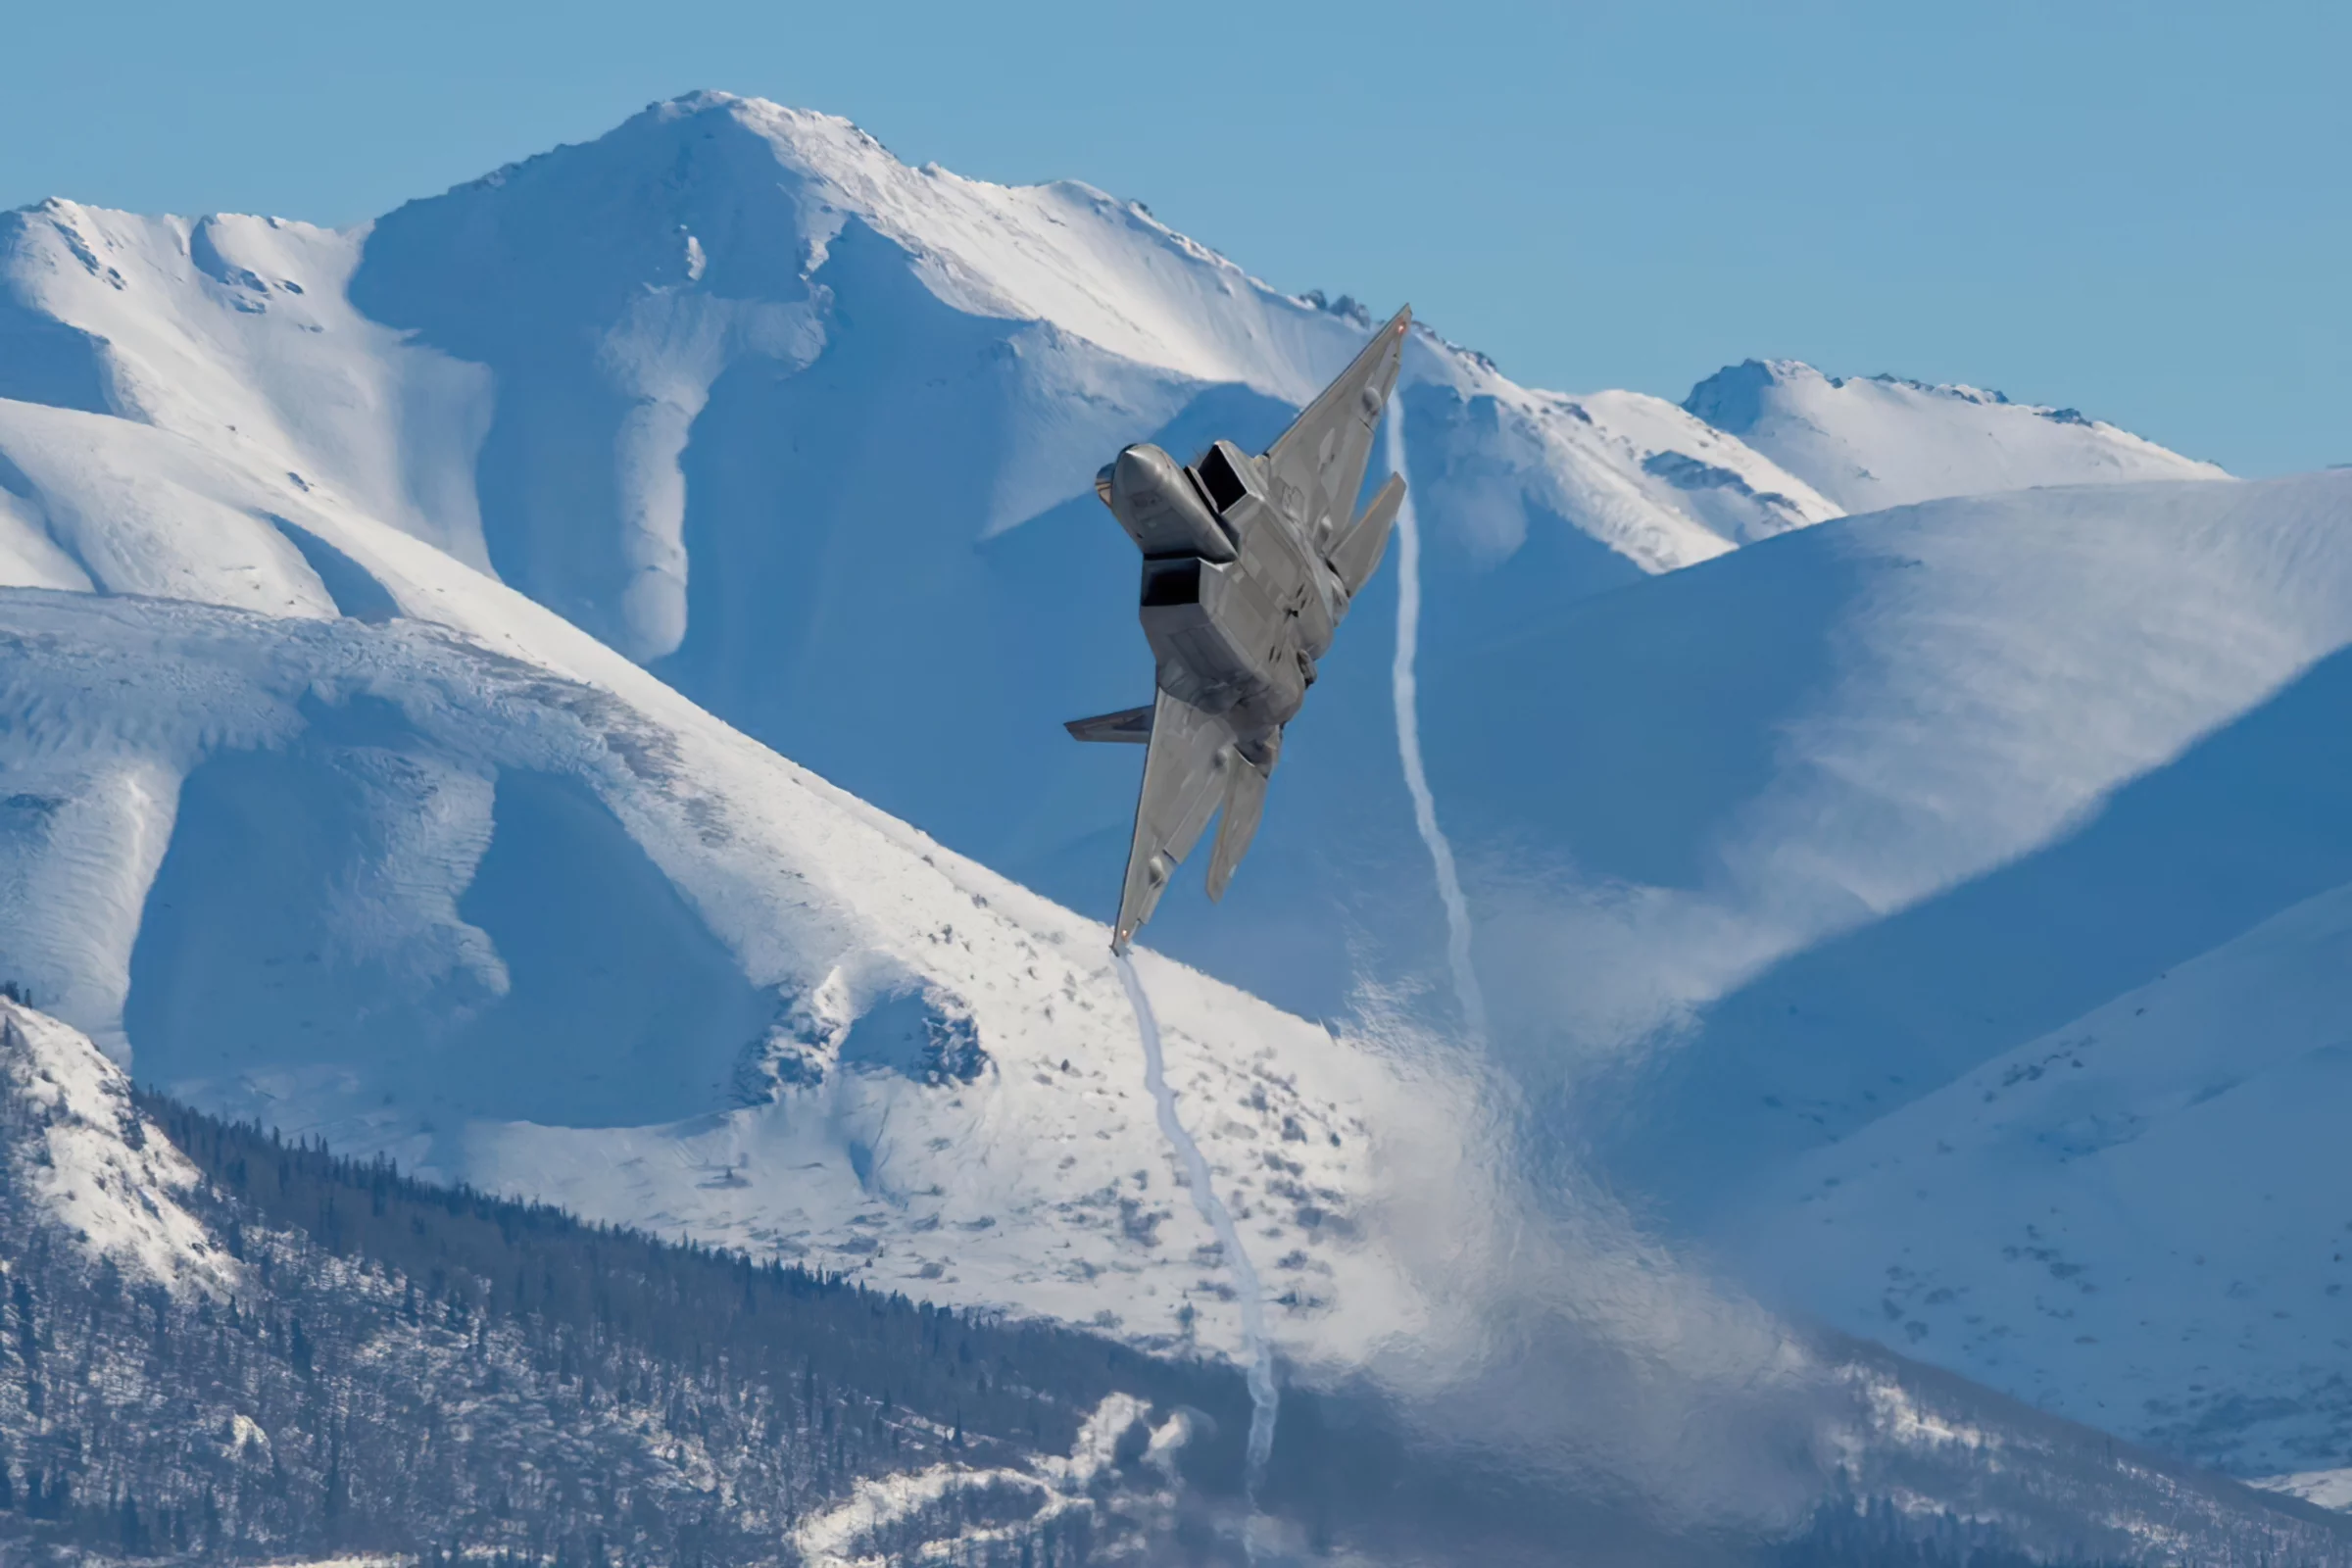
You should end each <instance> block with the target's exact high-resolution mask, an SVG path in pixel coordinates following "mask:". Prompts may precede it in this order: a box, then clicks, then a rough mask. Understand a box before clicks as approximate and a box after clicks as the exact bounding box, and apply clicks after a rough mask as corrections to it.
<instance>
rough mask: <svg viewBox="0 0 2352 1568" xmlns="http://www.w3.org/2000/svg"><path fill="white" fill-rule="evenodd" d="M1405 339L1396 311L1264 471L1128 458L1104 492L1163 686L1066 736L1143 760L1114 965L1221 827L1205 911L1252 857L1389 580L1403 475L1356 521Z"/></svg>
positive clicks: (1230, 458) (1237, 455) (1231, 462)
mask: <svg viewBox="0 0 2352 1568" xmlns="http://www.w3.org/2000/svg"><path fill="white" fill-rule="evenodd" d="M1411 324H1412V311H1411V310H1410V308H1407V309H1405V310H1401V311H1398V312H1397V315H1396V317H1395V318H1394V319H1391V320H1390V321H1389V323H1388V324H1387V325H1385V326H1383V327H1382V328H1381V329H1380V330H1379V332H1377V333H1375V334H1374V336H1373V338H1372V341H1371V343H1370V344H1368V345H1367V346H1366V347H1365V349H1364V351H1363V352H1362V353H1361V354H1359V355H1357V356H1356V358H1355V361H1354V363H1353V364H1351V365H1349V366H1348V368H1347V369H1346V370H1344V371H1342V372H1341V374H1340V376H1339V378H1338V379H1337V380H1335V381H1333V382H1332V383H1331V385H1330V386H1328V387H1325V388H1324V389H1323V392H1322V394H1321V395H1320V396H1318V397H1317V398H1316V399H1315V401H1314V402H1313V403H1311V404H1309V405H1307V408H1306V410H1305V412H1304V413H1302V414H1300V415H1299V417H1298V419H1297V421H1296V422H1294V423H1293V424H1292V425H1291V427H1290V428H1289V429H1288V430H1286V431H1284V432H1283V433H1282V435H1281V436H1280V437H1279V438H1278V439H1277V440H1276V441H1275V443H1274V444H1273V445H1272V446H1271V447H1268V448H1267V449H1266V451H1265V452H1264V453H1263V454H1262V455H1261V456H1258V457H1254V458H1252V457H1250V456H1249V455H1247V454H1246V453H1244V452H1243V451H1242V450H1241V449H1240V448H1239V447H1237V446H1235V445H1234V444H1233V443H1232V442H1230V441H1218V442H1216V443H1215V444H1213V445H1212V446H1210V448H1209V449H1208V451H1207V452H1205V453H1203V454H1202V455H1201V459H1200V461H1199V462H1197V463H1195V464H1193V465H1191V466H1182V465H1179V464H1178V463H1177V462H1176V460H1175V459H1173V458H1171V457H1169V456H1168V454H1167V453H1165V452H1163V451H1161V450H1160V449H1159V448H1158V447H1155V446H1151V445H1141V446H1132V447H1129V448H1127V449H1126V450H1125V451H1123V452H1121V453H1120V454H1119V455H1118V458H1117V459H1116V460H1115V461H1114V462H1112V463H1111V464H1110V465H1109V466H1106V467H1104V468H1103V471H1102V472H1101V473H1100V474H1098V475H1096V477H1095V490H1096V493H1097V494H1098V495H1100V496H1101V497H1102V498H1103V504H1104V505H1105V506H1107V507H1109V508H1110V511H1111V515H1113V516H1115V517H1117V518H1118V520H1119V525H1120V526H1121V527H1123V528H1125V529H1126V530H1127V535H1128V537H1129V538H1131V539H1133V540H1134V541H1135V544H1136V548H1137V549H1138V550H1140V551H1142V552H1143V557H1144V570H1143V590H1142V595H1141V604H1140V606H1139V609H1138V613H1139V615H1140V617H1141V619H1142V621H1143V626H1144V636H1145V638H1146V639H1147V640H1148V641H1149V642H1150V644H1151V646H1152V659H1153V661H1154V662H1155V663H1156V664H1157V668H1158V676H1157V681H1158V692H1157V695H1156V696H1155V698H1154V699H1153V701H1152V703H1151V704H1149V705H1147V706H1145V707H1140V708H1131V709H1127V710H1125V711H1121V712H1117V713H1104V714H1103V715H1101V716H1100V717H1095V718H1081V719H1073V720H1071V721H1070V723H1069V725H1068V728H1069V731H1070V733H1071V734H1072V735H1073V736H1075V737H1077V738H1078V739H1079V740H1082V741H1126V742H1138V741H1140V742H1143V743H1145V744H1146V745H1147V747H1148V750H1147V751H1146V752H1145V754H1144V784H1143V791H1142V794H1141V796H1140V797H1139V799H1138V801H1137V803H1136V811H1135V840H1134V843H1133V845H1132V846H1131V847H1130V849H1129V851H1128V855H1127V876H1126V881H1125V882H1124V884H1123V885H1122V887H1121V889H1120V893H1119V913H1118V919H1117V921H1116V922H1115V924H1114V925H1113V926H1112V928H1111V939H1110V945H1111V948H1112V950H1113V951H1114V952H1118V953H1124V952H1126V951H1127V947H1128V944H1129V943H1130V942H1131V941H1132V940H1133V939H1134V936H1135V932H1136V929H1137V928H1138V927H1139V926H1141V925H1142V924H1143V923H1144V922H1145V921H1146V920H1149V919H1150V918H1151V917H1152V908H1153V907H1155V906H1156V905H1157V904H1158V903H1159V896H1160V894H1161V893H1162V892H1164V891H1165V890H1166V888H1167V885H1168V879H1169V877H1170V875H1171V874H1172V873H1173V872H1174V870H1175V867H1176V864H1177V863H1178V862H1179V861H1181V860H1182V859H1183V858H1185V857H1186V856H1187V855H1189V854H1191V853H1192V849H1193V846H1194V845H1195V844H1196V843H1198V842H1199V841H1200V838H1201V834H1202V833H1203V832H1205V831H1206V830H1207V827H1208V823H1209V819H1210V818H1211V817H1212V816H1216V815H1217V814H1218V813H1219V812H1220V811H1222V813H1223V820H1222V822H1221V823H1220V824H1219V826H1218V829H1217V839H1216V844H1215V847H1214V848H1213V849H1212V850H1211V851H1210V853H1209V864H1208V896H1209V897H1210V898H1211V899H1216V898H1221V897H1223V896H1224V892H1225V888H1226V884H1227V883H1229V882H1230V881H1231V880H1232V879H1233V872H1234V868H1235V867H1236V866H1237V865H1239V864H1240V863H1241V859H1242V857H1243V856H1244V855H1245V854H1247V853H1248V852H1249V849H1250V838H1251V837H1252V836H1253V835H1254V834H1255V833H1256V831H1257V823H1258V817H1259V815H1260V813H1261V812H1262V811H1263V809H1264V806H1265V798H1266V780H1267V777H1268V776H1269V775H1270V774H1271V773H1272V772H1273V770H1274V763H1275V761H1276V760H1277V759H1278V758H1279V757H1280V755H1281V751H1282V732H1283V726H1284V725H1286V724H1288V723H1289V722H1290V721H1291V720H1292V719H1293V718H1295V717H1297V716H1298V713H1299V708H1300V707H1301V706H1302V705H1303V704H1304V703H1305V701H1306V689H1307V688H1308V687H1309V686H1311V685H1313V684H1314V681H1315V661H1316V660H1317V659H1320V658H1321V657H1322V656H1323V655H1324V654H1325V653H1326V652H1328V651H1329V650H1330V647H1331V640H1332V637H1333V635H1334V634H1335V633H1336V632H1337V630H1338V628H1339V624H1340V622H1341V620H1342V619H1344V618H1345V617H1346V615H1347V613H1348V607H1349V606H1350V605H1351V604H1352V603H1353V602H1354V599H1355V597H1356V595H1357V594H1358V593H1360V592H1361V591H1362V589H1363V586H1364V584H1365V583H1367V582H1368V581H1370V580H1371V577H1372V574H1373V572H1374V571H1375V570H1377V569H1378V568H1379V565H1380V560H1381V556H1382V554H1383V553H1384V552H1385V551H1386V550H1387V549H1388V543H1389V534H1390V530H1391V529H1392V528H1393V527H1394V526H1395V524H1396V521H1397V509H1398V508H1399V507H1400V506H1401V505H1402V504H1403V501H1404V480H1403V478H1402V476H1401V475H1397V474H1391V475H1390V476H1389V481H1388V483H1387V484H1385V485H1383V486H1382V487H1381V489H1380V493H1379V494H1378V495H1376V496H1374V497H1373V498H1372V500H1371V503H1370V504H1369V505H1367V506H1366V507H1365V508H1364V510H1363V513H1362V514H1361V515H1356V516H1352V517H1351V516H1350V514H1351V513H1352V512H1353V510H1354V503H1355V497H1356V496H1357V495H1358V494H1359V493H1360V492H1361V491H1362V489H1363V483H1364V470H1365V468H1366V467H1367V466H1369V464H1370V463H1371V459H1372V446H1373V433H1374V431H1375V430H1377V429H1378V428H1379V425H1380V418H1381V414H1382V412H1383V411H1384V410H1385V409H1386V408H1387V407H1388V401H1389V395H1390V393H1391V392H1393V391H1394V390H1395V389H1396V386H1397V368H1398V367H1399V365H1400V364H1401V363H1402V360H1403V354H1404V336H1405V332H1406V330H1407V329H1408V328H1409V327H1410V326H1411Z"/></svg>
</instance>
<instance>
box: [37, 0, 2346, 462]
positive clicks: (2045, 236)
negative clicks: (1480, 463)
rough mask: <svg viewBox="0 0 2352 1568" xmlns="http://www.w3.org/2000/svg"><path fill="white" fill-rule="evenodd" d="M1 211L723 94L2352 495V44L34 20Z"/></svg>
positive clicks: (1678, 11) (682, 20)
mask: <svg viewBox="0 0 2352 1568" xmlns="http://www.w3.org/2000/svg"><path fill="white" fill-rule="evenodd" d="M0 38H5V40H6V42H7V44H8V49H7V58H6V60H5V63H4V64H0V205H15V204H17V203H20V202H27V201H33V200H37V199H39V198H41V197H43V196H47V195H52V194H61V195H70V196H73V197H75V198H77V199H79V200H83V201H90V202H96V203H101V204H105V205H110V206H120V207H129V208H135V209H140V210H147V211H154V210H167V211H174V212H199V211H211V210H217V209H235V210H243V211H259V212H269V213H275V214H280V215H285V216H291V217H299V218H307V219H312V220H316V221H329V222H349V221H355V220H359V219H364V218H367V217H368V216H371V215H372V214H374V213H376V212H378V211H381V210H383V209H386V208H388V207H390V206H393V205H396V204H397V203H398V202H400V201H401V200H403V199H405V198H407V197H409V196H413V195H419V194H424V193H428V192H431V191H435V190H439V189H442V188H445V187H446V186H448V185H450V184H453V183H455V182H457V181H460V180H463V179H467V178H470V177H472V176H474V175H476V174H479V173H481V172H486V171H487V170H489V169H491V168H493V167H495V166H497V165H499V164H501V163H505V162H508V161H510V160H512V159H515V158H518V157H522V156H526V155H528V154H530V153H532V152H536V151H539V150H542V149H544V148H545V147H548V146H550V145H552V144H554V143H556V142H559V141H571V140H580V139H584V138H586V137H590V136H593V135H595V134H597V133H598V132H600V131H602V130H604V129H606V128H608V127H609V126H610V125H612V124H613V123H616V122H618V121H619V120H621V119H622V118H624V117H625V116H626V115H628V114H629V113H631V112H633V111H635V110H636V109H638V108H640V107H642V106H643V105H644V104H646V103H647V102H649V101H652V100H654V99H657V98H662V97H667V96H670V95H672V94H675V93H678V92H682V91H685V90H688V89H690V88H694V87H698V86H714V87H724V88H728V89H731V90H734V91H738V92H746V93H757V94H760V95H762V96H765V97H770V98H775V99H779V100H782V101H785V102H788V103H795V104H802V105H807V106H809V107H812V108H819V109H825V110H830V111H833V112H836V113H840V114H845V115H848V116H849V117H851V118H852V119H854V120H856V121H858V123H860V124H862V125H864V126H865V127H866V128H867V129H868V130H870V131H872V132H873V133H874V134H875V135H876V136H878V137H880V138H881V139H882V140H883V141H884V142H885V143H887V144H888V145H889V146H890V147H891V148H892V149H893V150H894V151H896V152H897V153H898V154H899V155H900V156H901V157H903V158H905V159H907V160H908V161H909V162H914V163H922V162H929V161H937V162H939V163H942V164H945V165H948V166H949V167H951V168H954V169H956V170H958V171H960V172H964V173H968V174H974V175H979V176H983V177H987V178H992V179H1001V180H1008V181H1025V180H1035V179H1044V178H1054V177H1062V176H1072V177H1077V178H1081V179H1085V180H1087V181H1089V182H1090V183H1093V184H1096V185H1100V186H1103V188H1105V189H1107V190H1110V191H1112V192H1114V193H1116V194H1118V195H1122V196H1132V197H1135V198H1138V199H1140V200H1142V201H1144V202H1146V203H1148V204H1150V206H1151V207H1152V210H1153V211H1154V212H1155V213H1157V214H1158V215H1159V216H1160V217H1161V218H1163V219H1165V220H1166V221H1169V222H1172V223H1174V224H1175V225H1176V226H1178V227H1179V228H1182V229H1185V230H1186V231H1188V232H1190V233H1192V234H1194V235H1195V236H1197V237H1199V238H1200V239H1201V240H1203V241H1205V242H1207V243H1209V244H1212V245H1214V246H1216V247H1218V248H1219V249H1221V250H1223V251H1225V252H1226V253H1227V254H1229V255H1231V256H1233V257H1234V258H1235V259H1236V260H1237V261H1239V262H1241V263H1242V264H1243V265H1244V266H1246V267H1248V268H1250V270H1252V271H1255V272H1257V273H1258V274H1259V275H1261V276H1263V277H1265V278H1267V279H1268V280H1269V281H1271V282H1273V283H1275V284H1277V285H1279V286H1282V287H1285V288H1289V289H1294V290H1298V289H1306V288H1310V287H1321V288H1324V289H1326V290H1329V291H1331V292H1334V293H1338V292H1343V291H1344V292H1350V293H1354V294H1357V295H1359V296H1362V297H1363V298H1365V299H1366V300H1368V301H1369V302H1370V303H1372V304H1373V306H1374V307H1375V308H1376V309H1387V308H1388V307H1389V306H1390V305H1391V304H1393V303H1395V302H1397V301H1399V300H1403V299H1407V298H1409V299H1410V300H1411V301H1412V302H1413V304H1414V305H1415V306H1416V308H1417V309H1418V310H1419V311H1420V313H1421V314H1422V316H1423V317H1424V318H1425V319H1428V320H1430V321H1431V323H1432V324H1433V325H1435V326H1436V327H1437V328H1438V329H1439V330H1440V331H1442V332H1444V333H1446V335H1447V336H1448V337H1452V338H1454V339H1456V340H1458V341H1461V342H1464V343H1468V344H1471V345H1473V346H1475V347H1479V348H1483V349H1485V350H1486V351H1488V352H1489V353H1491V354H1493V355H1494V356H1495V359H1496V360H1498V361H1499V362H1500V363H1501V364H1502V366H1503V367H1504V368H1505V369H1506V370H1508V371H1509V372H1511V373H1512V374H1513V375H1515V376H1517V377H1519V378H1520V379H1522V380H1525V381H1529V382H1533V383H1535V384H1539V385H1544V386H1551V387H1557V388H1562V389H1568V390H1582V389H1589V388H1594V387H1600V386H1631V387H1638V388H1641V389H1643V390H1646V391H1653V392H1660V393H1665V394H1668V395H1670V396H1675V397H1680V396H1681V395H1682V394H1683V393H1684V392H1685V391H1686V390H1688V388H1689V386H1690V384H1691V382H1692V381H1693V380H1695V379H1696V378H1697V377H1699V376H1701V375H1704V374H1706V373H1707V372H1708V371H1711V370H1713V369H1714V368H1717V367H1718V366H1720V365H1722V364H1725V363H1727V362H1732V361H1737V360H1740V359H1743V358H1747V357H1749V356H1776V355H1787V356H1793V357H1797V358H1802V359H1807V360H1811V361H1813V362H1814V363H1816V364H1818V365H1821V366H1822V367H1823V368H1827V369H1830V370H1832V371H1837V372H1844V373H1862V374H1867V373H1870V372H1874V371H1881V370H1890V371H1894V372H1896V373H1900V374H1905V375H1911V376H1916V377H1920V378H1923V379H1933V380H1966V381H1972V382H1976V383H1978V384H1981V385H1987V386H1994V387H1998V388H2001V389H2002V390H2004V391H2006V392H2008V393H2009V394H2010V395H2011V396H2013V397H2019V398H2026V399H2031V400H2034V401H2036V402H2046V403H2057V404H2069V405H2074V406H2077V407H2080V408H2082V410H2083V411H2084V412H2086V413H2089V414H2092V415H2095V416H2097V417H2103V418H2109V419H2113V420H2116V421H2117V422H2119V423H2122V424H2125V425H2127V426H2130V427H2131V428H2133V429H2136V430H2138V431H2140V432H2141V433H2142V434H2145V435H2148V436H2150V437H2153V438H2154V439H2157V440H2160V441H2163V442H2165V443H2167V444H2168V445H2172V446H2176V447H2179V448H2180V449H2181V450H2183V451H2186V452H2189V453H2192V454H2194V455H2196V456H2199V457H2206V458H2211V459H2214V460H2215V461H2217V462H2220V463H2223V464H2225V465H2226V466H2229V467H2231V468H2233V469H2236V470H2237V471H2239V472H2244V473H2257V474H2259V473H2274V472H2282V471H2288V470H2292V469H2298V468H2310V467H2317V466H2323V465H2326V464H2329V463H2343V462H2352V90H2347V87H2346V78H2345V75H2344V62H2345V61H2346V60H2348V59H2352V7H2345V6H2341V5H2323V4H2300V5H2287V4H2267V5H2266V4H2259V3H2240V4H2234V5H2230V6H2221V5H2218V4H2204V5H2182V4H2172V3H2166V0H2147V3H2142V4H2133V5H2124V4H2108V3H2099V0H2067V3H2057V0H2044V3H2034V4H2025V3H2016V4H2012V3H2003V0H1982V3H1969V4H1958V3H1948V0H1947V3H1943V4H1926V3H1912V0H1904V3H1892V4H1890V3H1879V4H1868V5H1864V4H1808V3H1801V0H1783V3H1777V4H1748V5H1735V4H1672V3H1659V0H1651V3H1642V4H1634V3H1609V4H1582V5H1577V4H1569V5H1547V6H1535V5H1506V4H1495V5H1477V4H1466V3H1461V0H1455V3H1451V4H1446V5H1434V4H1428V3H1423V4H1416V5H1401V4H1391V3H1386V0H1375V3H1367V4H1358V5H1352V6H1345V7H1343V6H1331V5H1322V6H1312V7H1309V6H1297V5H1286V4H1282V3H1279V0H1264V3H1260V4H1256V5H1227V4H1222V3H1217V0H1195V3H1187V4H1184V5H1118V4H1111V3H1103V0H1098V3H1094V4H1059V3H1053V4H1008V3H1005V4H995V5H985V6H982V5H971V4H954V3H901V0H863V3H856V4H852V3H836V4H832V5H827V6H824V7H802V6H797V5H790V4H777V3H772V0H771V3H766V4H752V3H742V0H699V3H698V0H676V3H671V4H666V5H661V6H652V5H644V4H637V5H623V4H614V3H609V0H573V3H570V4H566V5H561V6H559V5H554V4H541V5H520V4H502V3H497V0H473V3H468V4H453V3H448V0H406V3H402V4H398V5H391V4H369V5H338V4H329V5H326V6H321V7H316V8H307V9H305V8H291V7H258V6H254V7H221V6H208V7H195V6H188V5H186V4H184V3H178V4H171V5H162V4H153V3H149V0H116V3H114V4H110V5H107V6H103V7H99V6H68V5H55V6H47V7H42V8H40V9H39V10H37V11H36V10H34V9H33V8H31V7H12V8H10V11H9V13H8V14H7V16H6V19H5V20H4V21H0Z"/></svg>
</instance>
